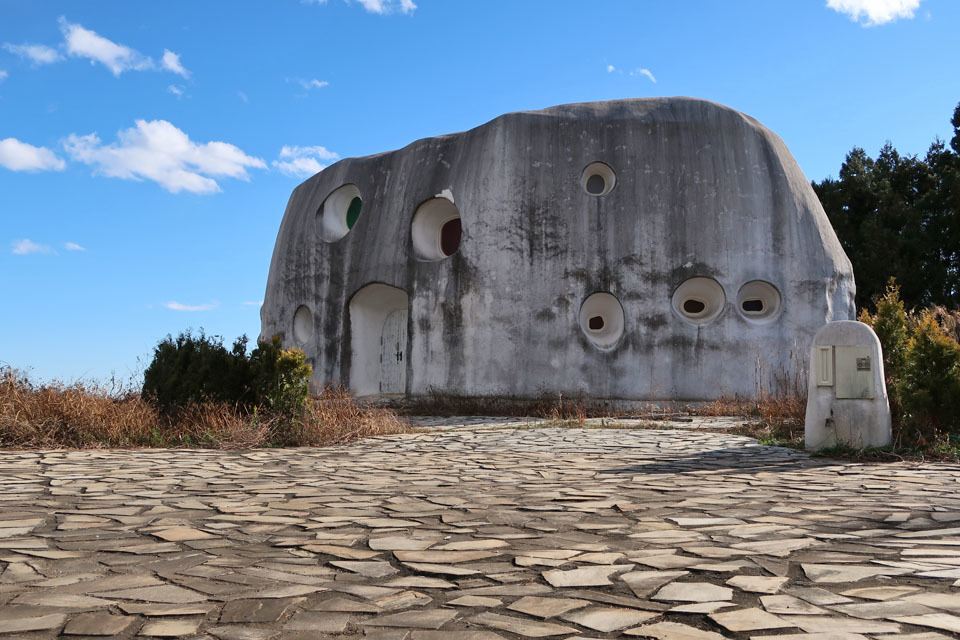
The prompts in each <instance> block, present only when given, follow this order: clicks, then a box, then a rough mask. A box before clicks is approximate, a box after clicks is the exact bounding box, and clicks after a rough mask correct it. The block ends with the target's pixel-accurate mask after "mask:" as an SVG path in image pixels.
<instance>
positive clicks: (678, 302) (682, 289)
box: [673, 278, 727, 325]
mask: <svg viewBox="0 0 960 640" xmlns="http://www.w3.org/2000/svg"><path fill="white" fill-rule="evenodd" d="M726 301H727V297H726V295H725V294H724V293H723V287H721V286H720V283H719V282H717V281H716V280H714V279H713V278H690V279H689V280H687V281H685V282H684V283H683V284H681V285H680V286H679V287H677V290H676V291H674V292H673V308H674V310H675V311H676V312H677V313H678V314H680V316H681V317H683V318H685V319H687V320H689V321H690V322H693V323H695V324H701V325H702V324H707V323H708V322H710V321H711V320H713V319H714V318H716V317H717V316H719V315H720V312H722V311H723V306H724V304H726Z"/></svg>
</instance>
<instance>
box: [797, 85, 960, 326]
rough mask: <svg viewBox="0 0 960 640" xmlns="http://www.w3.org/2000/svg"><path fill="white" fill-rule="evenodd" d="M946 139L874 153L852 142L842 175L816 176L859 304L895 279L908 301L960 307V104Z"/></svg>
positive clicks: (816, 186) (919, 305) (909, 304)
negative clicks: (917, 148)
mask: <svg viewBox="0 0 960 640" xmlns="http://www.w3.org/2000/svg"><path fill="white" fill-rule="evenodd" d="M951 124H952V125H953V134H954V135H953V138H952V139H951V140H950V144H949V146H948V145H947V144H945V143H944V142H943V141H942V140H939V139H937V140H934V142H933V144H931V145H930V148H929V149H928V150H927V153H926V155H925V156H924V157H922V158H920V157H917V156H913V155H902V154H900V153H899V152H898V151H897V150H896V149H894V148H893V145H892V144H890V143H889V142H887V143H886V144H885V145H884V146H883V148H882V149H880V153H879V155H878V156H877V157H876V159H873V158H871V157H870V156H869V155H867V153H866V152H865V151H864V150H863V149H861V148H859V147H854V148H853V149H852V150H851V151H850V152H849V153H848V154H847V157H846V159H845V160H844V162H843V164H842V165H841V167H840V174H839V177H838V178H837V179H833V178H832V177H831V178H826V179H825V180H823V181H822V182H819V183H818V182H815V181H814V182H812V183H811V184H812V185H813V189H814V191H816V193H817V196H819V198H820V202H821V203H822V204H823V208H824V210H825V211H826V213H827V216H828V217H829V218H830V222H831V224H832V225H833V228H834V229H835V230H836V232H837V237H838V238H839V239H840V244H841V245H842V246H843V249H844V251H845V252H846V253H847V256H848V257H849V258H850V261H851V262H852V263H853V273H854V278H855V279H856V283H857V298H856V302H857V307H858V308H860V309H864V308H866V307H868V306H869V305H870V304H871V303H872V302H875V301H876V300H878V299H879V298H880V297H882V296H883V295H884V292H885V290H886V286H887V284H888V283H889V282H890V279H891V278H895V279H896V282H897V284H898V285H899V288H900V296H901V298H902V300H903V303H904V304H905V305H906V306H907V308H918V309H919V308H925V307H931V306H935V305H939V306H943V307H947V308H948V309H956V308H958V307H960V104H958V105H957V107H956V109H955V110H954V112H953V118H952V119H951Z"/></svg>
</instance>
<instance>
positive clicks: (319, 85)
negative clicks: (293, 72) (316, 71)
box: [297, 78, 330, 90]
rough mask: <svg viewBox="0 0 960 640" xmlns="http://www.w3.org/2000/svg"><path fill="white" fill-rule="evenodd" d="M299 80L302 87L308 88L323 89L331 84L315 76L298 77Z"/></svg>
mask: <svg viewBox="0 0 960 640" xmlns="http://www.w3.org/2000/svg"><path fill="white" fill-rule="evenodd" d="M297 82H298V83H299V84H300V86H301V87H303V88H304V89H307V90H310V89H323V88H324V87H325V86H327V85H328V84H330V83H329V82H327V81H326V80H317V79H316V78H313V79H312V80H304V79H302V78H297Z"/></svg>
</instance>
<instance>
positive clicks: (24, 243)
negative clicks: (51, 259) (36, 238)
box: [11, 238, 53, 256]
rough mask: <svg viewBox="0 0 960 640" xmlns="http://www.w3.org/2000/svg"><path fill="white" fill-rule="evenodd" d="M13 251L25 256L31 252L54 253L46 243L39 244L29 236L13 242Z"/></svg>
mask: <svg viewBox="0 0 960 640" xmlns="http://www.w3.org/2000/svg"><path fill="white" fill-rule="evenodd" d="M12 244H13V249H12V250H11V251H12V253H14V254H16V255H18V256H25V255H27V254H30V253H53V249H51V248H50V247H48V246H47V245H45V244H37V243H36V242H33V241H32V240H30V239H29V238H24V239H23V240H15V241H14V242H13V243H12Z"/></svg>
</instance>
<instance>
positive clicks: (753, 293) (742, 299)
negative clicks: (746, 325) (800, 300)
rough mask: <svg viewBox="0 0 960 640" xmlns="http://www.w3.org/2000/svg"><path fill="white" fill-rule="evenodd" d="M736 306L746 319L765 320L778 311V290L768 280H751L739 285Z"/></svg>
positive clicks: (774, 315)
mask: <svg viewBox="0 0 960 640" xmlns="http://www.w3.org/2000/svg"><path fill="white" fill-rule="evenodd" d="M737 308H738V309H739V310H740V314H741V315H742V316H743V317H744V318H746V319H747V320H752V321H754V322H766V321H769V320H773V318H774V317H776V315H777V313H779V311H780V292H779V291H777V288H776V287H775V286H773V285H772V284H770V283H769V282H764V281H763V280H751V281H750V282H748V283H747V284H745V285H743V286H742V287H740V292H739V293H738V294H737Z"/></svg>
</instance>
